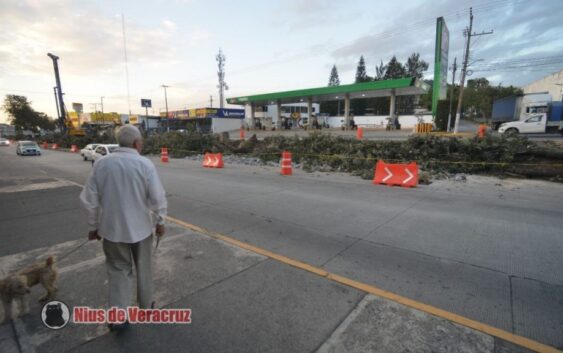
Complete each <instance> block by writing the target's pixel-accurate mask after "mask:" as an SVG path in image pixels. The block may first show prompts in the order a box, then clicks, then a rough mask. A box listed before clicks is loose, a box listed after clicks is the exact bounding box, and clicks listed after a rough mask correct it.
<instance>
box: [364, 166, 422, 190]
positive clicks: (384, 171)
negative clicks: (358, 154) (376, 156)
mask: <svg viewBox="0 0 563 353" xmlns="http://www.w3.org/2000/svg"><path fill="white" fill-rule="evenodd" d="M373 183H374V184H387V185H398V186H405V187H415V186H417V185H418V166H417V165H416V162H412V163H409V164H391V163H389V164H387V163H385V162H383V161H378V162H377V163H376V164H375V176H374V178H373Z"/></svg>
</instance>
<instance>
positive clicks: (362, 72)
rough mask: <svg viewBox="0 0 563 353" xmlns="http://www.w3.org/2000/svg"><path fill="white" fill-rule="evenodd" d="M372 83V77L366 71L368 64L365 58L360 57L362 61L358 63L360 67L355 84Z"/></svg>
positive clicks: (357, 70) (357, 69)
mask: <svg viewBox="0 0 563 353" xmlns="http://www.w3.org/2000/svg"><path fill="white" fill-rule="evenodd" d="M368 81H371V77H369V76H368V74H367V71H366V62H365V60H364V56H363V55H362V56H360V61H358V67H357V68H356V79H355V81H354V82H355V83H361V82H368Z"/></svg>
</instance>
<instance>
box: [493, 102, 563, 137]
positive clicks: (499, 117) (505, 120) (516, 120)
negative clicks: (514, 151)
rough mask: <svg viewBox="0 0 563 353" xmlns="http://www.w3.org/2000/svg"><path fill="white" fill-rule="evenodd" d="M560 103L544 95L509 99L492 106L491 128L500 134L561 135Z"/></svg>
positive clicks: (562, 129) (562, 115)
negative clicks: (557, 133)
mask: <svg viewBox="0 0 563 353" xmlns="http://www.w3.org/2000/svg"><path fill="white" fill-rule="evenodd" d="M562 118H563V102H553V101H551V96H550V95H549V94H547V93H530V94H525V95H523V96H511V97H506V98H502V99H499V100H496V101H495V102H494V103H493V114H492V119H491V120H492V126H493V129H495V130H497V129H498V132H499V133H528V134H533V133H548V132H559V133H562V134H563V120H562Z"/></svg>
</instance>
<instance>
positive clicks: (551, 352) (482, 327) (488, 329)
mask: <svg viewBox="0 0 563 353" xmlns="http://www.w3.org/2000/svg"><path fill="white" fill-rule="evenodd" d="M167 219H168V220H169V221H171V222H173V223H176V224H178V225H181V226H183V227H186V228H188V229H191V230H193V231H195V232H198V233H202V234H205V235H207V236H210V237H212V238H215V239H219V240H222V241H224V242H226V243H229V244H231V245H234V246H237V247H239V248H242V249H245V250H249V251H252V252H254V253H256V254H259V255H263V256H266V257H268V258H271V259H274V260H277V261H279V262H281V263H284V264H286V265H289V266H292V267H295V268H298V269H301V270H304V271H307V272H310V273H314V274H316V275H318V276H321V277H325V278H327V279H329V280H331V281H334V282H337V283H340V284H343V285H346V286H348V287H352V288H355V289H358V290H360V291H362V292H366V293H370V294H373V295H376V296H379V297H381V298H385V299H388V300H391V301H393V302H396V303H399V304H402V305H405V306H408V307H411V308H413V309H416V310H420V311H423V312H425V313H428V314H431V315H434V316H437V317H440V318H443V319H446V320H448V321H451V322H454V323H456V324H459V325H463V326H466V327H469V328H471V329H474V330H477V331H480V332H483V333H486V334H488V335H491V336H494V337H498V338H501V339H503V340H505V341H508V342H512V343H514V344H517V345H519V346H522V347H524V348H527V349H530V350H533V351H536V352H540V353H562V351H559V350H557V349H555V348H553V347H551V346H548V345H546V344H543V343H540V342H537V341H534V340H531V339H529V338H526V337H522V336H518V335H515V334H513V333H510V332H508V331H505V330H502V329H499V328H496V327H493V326H490V325H487V324H484V323H482V322H479V321H476V320H472V319H469V318H466V317H464V316H461V315H458V314H454V313H452V312H449V311H446V310H443V309H440V308H436V307H434V306H431V305H428V304H424V303H421V302H418V301H416V300H413V299H409V298H407V297H403V296H400V295H398V294H395V293H391V292H388V291H386V290H383V289H380V288H377V287H374V286H372V285H369V284H366V283H362V282H358V281H355V280H353V279H350V278H347V277H343V276H340V275H337V274H335V273H331V272H328V271H326V270H323V269H322V268H319V267H315V266H312V265H309V264H307V263H305V262H302V261H299V260H294V259H291V258H289V257H287V256H283V255H280V254H276V253H273V252H271V251H268V250H265V249H262V248H259V247H257V246H254V245H251V244H248V243H245V242H242V241H240V240H237V239H233V238H231V237H228V236H226V235H223V234H220V233H216V232H212V231H209V230H207V229H205V228H202V227H199V226H196V225H194V224H191V223H188V222H184V221H182V220H179V219H177V218H174V217H171V216H167Z"/></svg>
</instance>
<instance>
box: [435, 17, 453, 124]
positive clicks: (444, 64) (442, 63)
mask: <svg viewBox="0 0 563 353" xmlns="http://www.w3.org/2000/svg"><path fill="white" fill-rule="evenodd" d="M449 47H450V32H449V31H448V27H447V26H446V21H444V18H443V17H438V18H437V19H436V49H435V51H434V85H433V87H432V115H433V116H436V107H437V106H438V100H440V99H446V97H447V90H448V51H449Z"/></svg>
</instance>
